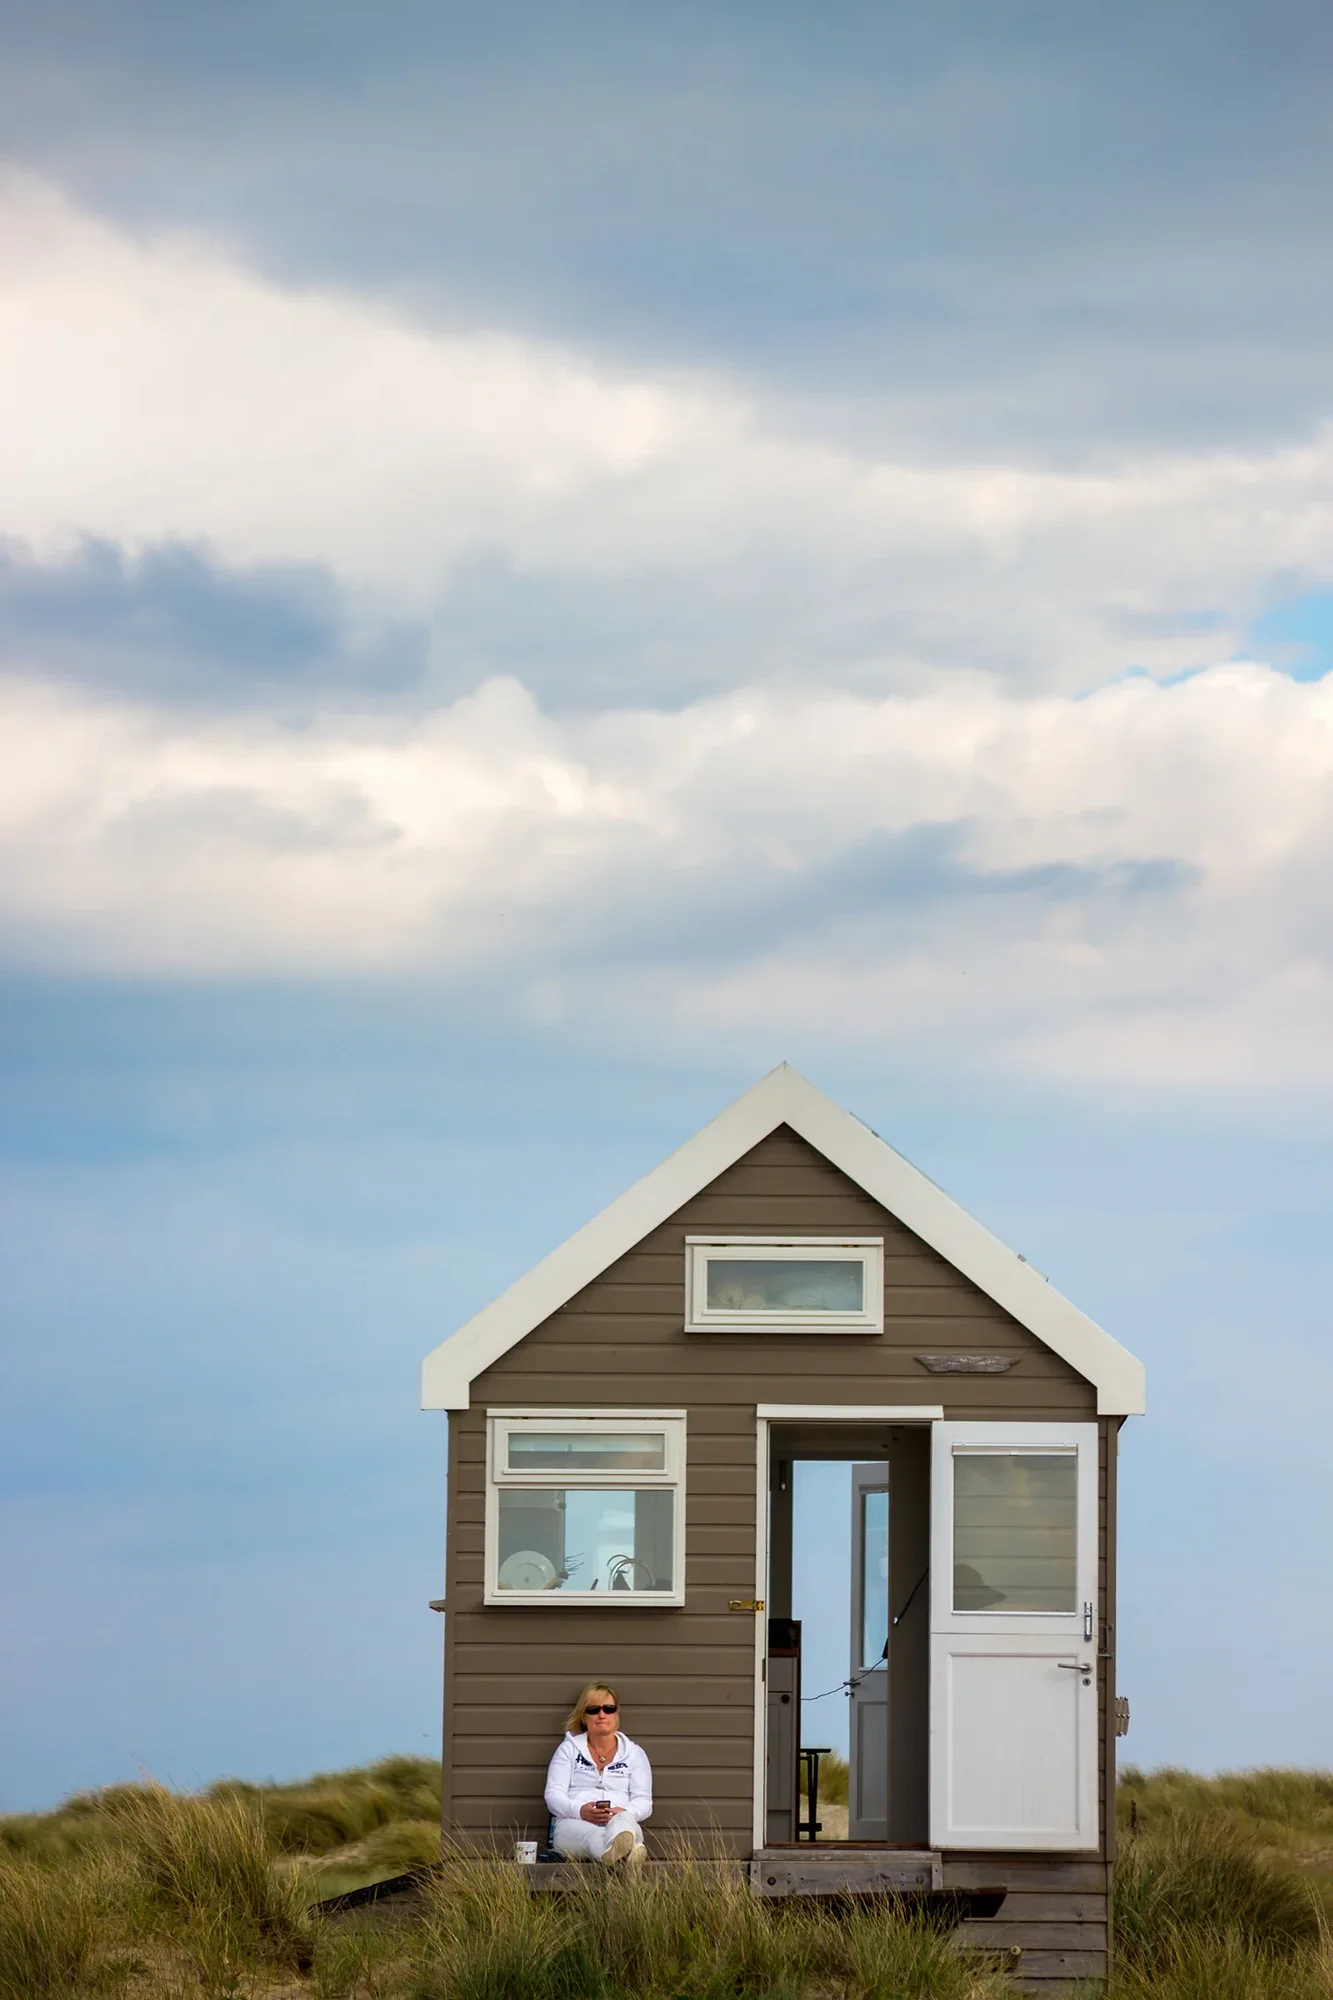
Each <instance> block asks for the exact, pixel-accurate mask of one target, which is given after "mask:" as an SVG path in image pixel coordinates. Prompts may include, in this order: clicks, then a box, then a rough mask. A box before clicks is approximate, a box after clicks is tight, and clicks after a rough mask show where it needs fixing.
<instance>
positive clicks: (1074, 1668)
mask: <svg viewBox="0 0 1333 2000" xmlns="http://www.w3.org/2000/svg"><path fill="white" fill-rule="evenodd" d="M1055 1664H1056V1666H1057V1667H1060V1668H1061V1669H1062V1670H1063V1671H1064V1672H1065V1673H1067V1674H1090V1673H1091V1672H1092V1661H1091V1660H1079V1661H1075V1660H1057V1661H1056V1663H1055Z"/></svg>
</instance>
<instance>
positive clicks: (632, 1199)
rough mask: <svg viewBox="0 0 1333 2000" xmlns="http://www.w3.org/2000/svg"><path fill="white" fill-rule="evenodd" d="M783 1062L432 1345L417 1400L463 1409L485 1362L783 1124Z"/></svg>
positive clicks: (430, 1405) (437, 1406) (435, 1406)
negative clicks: (452, 1330)
mask: <svg viewBox="0 0 1333 2000" xmlns="http://www.w3.org/2000/svg"><path fill="white" fill-rule="evenodd" d="M786 1067H787V1066H786V1064H782V1065H781V1066H780V1067H779V1068H777V1069H774V1070H770V1071H769V1073H768V1075H767V1076H765V1077H761V1078H760V1080H759V1082H758V1083H757V1084H755V1085H754V1087H753V1089H751V1090H747V1091H746V1093H745V1095H744V1096H743V1097H738V1098H737V1099H736V1101H735V1103H734V1104H729V1105H728V1106H727V1108H726V1110H725V1111H722V1112H720V1113H719V1114H718V1116H717V1117H716V1118H714V1119H713V1120H712V1121H711V1123H709V1124H707V1125H705V1126H704V1127H703V1129H702V1131H699V1132H696V1133H695V1135H694V1137H693V1138H692V1139H687V1140H686V1141H685V1144H684V1145H683V1146H678V1147H677V1149H676V1151H675V1152H674V1153H672V1154H670V1155H669V1156H668V1157H667V1158H666V1159H665V1160H663V1162H662V1164H661V1165H660V1166H659V1167H654V1168H653V1170H652V1172H651V1173H649V1174H645V1175H644V1177H643V1179H642V1180H639V1181H635V1183H634V1185H633V1187H630V1188H627V1189H626V1190H625V1192H624V1194H622V1195H618V1196H617V1198H616V1199H615V1201H613V1202H612V1203H611V1204H610V1205H609V1206H608V1207H607V1208H604V1209H603V1210H602V1212H601V1214H600V1215H595V1216H594V1217H593V1219H592V1221H591V1222H585V1223H584V1225H583V1227H582V1229H578V1230H576V1231H575V1232H574V1234H573V1235H572V1236H571V1237H569V1238H568V1239H567V1240H566V1241H565V1242H564V1243H562V1244H561V1245H560V1247H559V1249H557V1250H552V1251H551V1253H550V1255H549V1256H548V1257H543V1258H542V1260H541V1262H540V1264H534V1265H533V1267H532V1269H531V1270H530V1271H527V1272H525V1273H524V1275H523V1276H522V1277H521V1278H517V1279H515V1281H514V1283H513V1284H512V1285H511V1286H510V1287H509V1289H508V1291H505V1292H501V1294H500V1296H499V1298H498V1299H494V1300H492V1302H491V1304H490V1305H488V1306H486V1307H484V1308H483V1310H482V1311H481V1312H479V1313H478V1314H477V1316H476V1318H475V1319H470V1320H469V1321H468V1322H467V1324H466V1325H465V1326H461V1327H460V1328H459V1329H458V1332H457V1333H454V1334H451V1335H450V1336H449V1338H448V1340H445V1341H442V1342H441V1343H440V1345H439V1346H438V1347H437V1348H435V1350H434V1351H433V1352H432V1353H430V1354H428V1355H427V1356H426V1359H425V1362H424V1364H423V1366H422V1371H421V1404H422V1408H423V1409H427V1410H466V1409H467V1408H468V1405H469V1400H470V1390H471V1386H472V1382H473V1380H474V1379H475V1377H476V1376H478V1375H480V1374H481V1372H482V1370H483V1369H485V1368H489V1367H490V1366H491V1363H492V1362H494V1361H498V1360H499V1359H500V1356H501V1355H502V1354H507V1353H508V1352H509V1349H510V1348H511V1347H513V1346H514V1345H515V1344H516V1343H517V1342H518V1341H520V1340H522V1339H523V1338H524V1336H525V1335H526V1334H529V1333H531V1332H532V1329H533V1327H535V1326H540V1325H541V1323H542V1321H543V1320H544V1319H548V1318H549V1317H550V1315H551V1314H552V1313H553V1312H558V1311H559V1309H560V1307H561V1306H562V1305H564V1304H566V1303H567V1301H568V1300H570V1299H572V1298H573V1297H574V1295H575V1293H576V1292H581V1291H582V1290H583V1287H584V1286H585V1285H590V1284H591V1283H592V1281H593V1279H594V1278H596V1277H598V1276H600V1274H601V1273H602V1272H603V1271H604V1270H606V1268H607V1266H608V1265H609V1264H614V1263H615V1261H616V1259H617V1257H623V1256H624V1255H625V1253H626V1251H628V1250H632V1249H633V1248H634V1246H635V1244H636V1243H638V1242H641V1241H642V1239H643V1238H644V1237H645V1236H647V1235H649V1234H650V1233H651V1231H652V1230H654V1229H656V1228H657V1227H658V1225H659V1224H660V1223H663V1222H665V1221H666V1220H667V1217H668V1216H671V1215H674V1214H675V1212H676V1210H677V1209H678V1208H681V1207H683V1206H684V1204H685V1203H686V1202H687V1201H689V1200H690V1199H691V1198H692V1197H693V1196H694V1195H696V1194H698V1192H699V1190H700V1188H705V1187H707V1186H708V1183H709V1182H710V1181H713V1180H716V1179H717V1177H718V1175H719V1174H721V1173H725V1172H726V1170H727V1168H728V1167H729V1166H732V1165H734V1163H735V1162H736V1161H737V1160H739V1159H740V1158H741V1157H742V1155H743V1154H745V1153H748V1152H749V1151H750V1149H751V1147H753V1146H757V1145H758V1144H759V1141H760V1140H761V1139H765V1138H767V1136H768V1134H769V1133H770V1132H772V1131H773V1130H774V1129H775V1128H776V1127H777V1126H779V1125H781V1124H782V1123H783V1120H784V1118H785V1116H786V1113H785V1111H784V1110H783V1108H782V1100H783V1097H784V1092H783V1089H782V1078H783V1075H784V1072H785V1071H786Z"/></svg>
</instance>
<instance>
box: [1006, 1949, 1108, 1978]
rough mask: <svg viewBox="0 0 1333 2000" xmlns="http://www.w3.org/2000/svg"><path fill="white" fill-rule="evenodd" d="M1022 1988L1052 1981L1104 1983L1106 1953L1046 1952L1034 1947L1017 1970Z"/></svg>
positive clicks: (1024, 1955)
mask: <svg viewBox="0 0 1333 2000" xmlns="http://www.w3.org/2000/svg"><path fill="white" fill-rule="evenodd" d="M1017 1977H1018V1980H1019V1982H1020V1984H1022V1985H1024V1986H1026V1985H1027V1984H1028V1983H1029V1982H1030V1981H1037V1980H1049V1981H1051V1982H1055V1981H1063V1982H1069V1981H1073V1980H1080V1979H1105V1977H1106V1953H1105V1952H1104V1951H1043V1950H1041V1949H1040V1948H1039V1947H1034V1948H1033V1949H1032V1950H1031V1951H1025V1952H1024V1953H1023V1956H1022V1959H1021V1960H1020V1961H1019V1965H1018V1967H1017Z"/></svg>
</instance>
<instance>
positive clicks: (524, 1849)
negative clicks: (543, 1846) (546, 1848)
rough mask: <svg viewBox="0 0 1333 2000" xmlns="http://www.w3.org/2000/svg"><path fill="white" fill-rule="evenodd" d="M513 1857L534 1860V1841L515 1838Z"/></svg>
mask: <svg viewBox="0 0 1333 2000" xmlns="http://www.w3.org/2000/svg"><path fill="white" fill-rule="evenodd" d="M514 1859H515V1861H535V1860H536V1859H537V1843H536V1841H535V1840H516V1841H515V1842H514Z"/></svg>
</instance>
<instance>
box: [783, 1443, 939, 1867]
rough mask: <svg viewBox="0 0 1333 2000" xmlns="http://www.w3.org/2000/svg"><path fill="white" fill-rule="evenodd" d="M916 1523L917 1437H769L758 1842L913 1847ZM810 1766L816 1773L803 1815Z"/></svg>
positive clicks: (918, 1754)
mask: <svg viewBox="0 0 1333 2000" xmlns="http://www.w3.org/2000/svg"><path fill="white" fill-rule="evenodd" d="M929 1515H930V1443H929V1430H928V1428H927V1427H926V1426H925V1425H901V1426H873V1427H872V1426H870V1425H862V1424H860V1423H856V1424H852V1423H846V1422H838V1423H826V1424H806V1423H800V1424H792V1425H786V1424H782V1425H779V1424H777V1423H775V1424H774V1425H773V1426H772V1429H771V1433H770V1440H769V1576H768V1593H767V1608H768V1658H767V1663H766V1669H765V1682H766V1706H767V1723H768V1729H767V1756H766V1793H765V1820H764V1824H765V1827H766V1839H767V1841H768V1843H769V1844H770V1845H772V1844H780V1843H784V1842H786V1841H798V1840H799V1841H802V1842H804V1841H808V1840H813V1841H815V1842H817V1843H823V1844H829V1843H830V1842H845V1841H851V1842H859V1843H870V1844H875V1845H879V1844H888V1845H903V1846H917V1845H920V1844H921V1843H922V1842H923V1841H924V1840H925V1838H926V1828H927V1821H928V1797H927V1782H928V1765H927V1731H928V1690H929V1677H928V1661H929V1618H928V1601H929V1591H928V1587H927V1568H928V1563H929V1539H930V1521H929ZM820 1752H823V1753H826V1754H825V1755H824V1756H818V1755H817V1754H816V1753H820ZM830 1756H831V1757H833V1758H837V1759H839V1760H840V1763H839V1765H838V1766H837V1767H835V1768H837V1770H838V1777H839V1779H840V1778H841V1771H842V1767H843V1766H844V1765H845V1769H846V1791H845V1798H844V1796H842V1793H843V1786H842V1784H841V1783H835V1784H834V1785H833V1786H832V1787H830V1786H829V1784H828V1782H827V1778H828V1775H829V1772H830ZM812 1766H813V1767H814V1768H815V1769H822V1771H823V1772H824V1774H825V1783H824V1787H823V1797H822V1800H821V1802H820V1803H819V1805H818V1806H817V1808H816V1810H815V1812H814V1813H811V1811H810V1808H809V1804H808V1798H809V1792H808V1785H807V1786H803V1779H808V1776H809V1774H810V1773H811V1769H812ZM831 1793H832V1794H833V1795H832V1796H831ZM814 1822H818V1824H815V1823H814Z"/></svg>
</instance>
